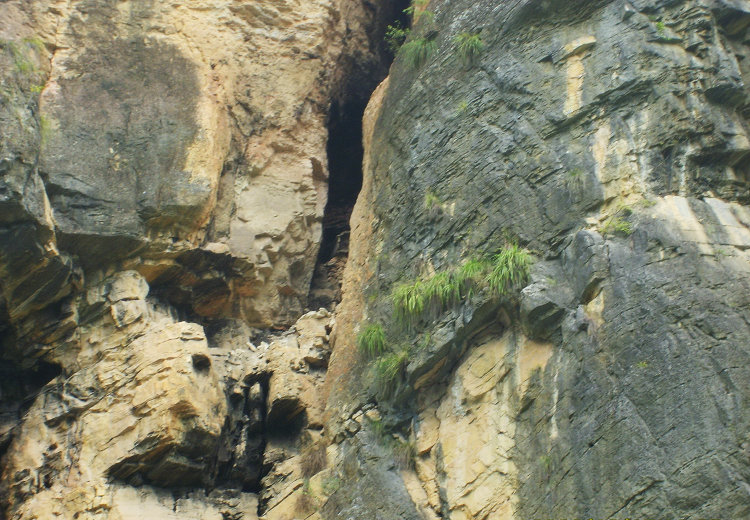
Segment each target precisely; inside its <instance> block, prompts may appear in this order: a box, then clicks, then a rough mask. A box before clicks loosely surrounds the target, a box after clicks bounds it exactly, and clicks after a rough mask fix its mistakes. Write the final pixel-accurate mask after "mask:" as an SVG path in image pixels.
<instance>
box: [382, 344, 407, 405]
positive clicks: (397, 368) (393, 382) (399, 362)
mask: <svg viewBox="0 0 750 520" xmlns="http://www.w3.org/2000/svg"><path fill="white" fill-rule="evenodd" d="M408 362H409V352H408V351H407V350H406V349H402V350H399V351H397V352H392V353H390V354H386V355H383V356H381V357H379V358H378V359H377V361H375V367H374V370H375V384H376V386H377V391H378V393H379V394H380V395H381V396H383V397H386V398H387V397H390V396H392V395H393V394H394V392H395V391H396V389H397V387H398V385H399V383H400V382H401V378H402V375H403V372H404V369H405V368H406V364H407V363H408Z"/></svg>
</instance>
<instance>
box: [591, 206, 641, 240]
mask: <svg viewBox="0 0 750 520" xmlns="http://www.w3.org/2000/svg"><path fill="white" fill-rule="evenodd" d="M631 213H633V210H632V209H630V207H629V206H626V205H624V204H620V205H619V206H618V208H617V211H615V212H614V214H613V215H612V216H611V217H609V219H607V221H606V222H605V223H604V225H603V226H601V228H600V230H599V232H600V233H601V234H602V235H603V236H605V237H606V236H609V235H621V236H625V237H629V236H630V235H632V234H633V231H634V230H633V225H632V224H631V223H630V222H628V221H627V220H625V218H624V216H627V215H630V214H631Z"/></svg>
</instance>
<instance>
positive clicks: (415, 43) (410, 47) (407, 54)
mask: <svg viewBox="0 0 750 520" xmlns="http://www.w3.org/2000/svg"><path fill="white" fill-rule="evenodd" d="M436 49H437V44H436V43H435V41H434V40H433V39H431V38H427V37H424V36H422V37H419V38H415V39H413V40H411V41H408V42H406V43H405V44H404V45H403V46H402V47H401V50H400V51H399V55H401V56H403V59H404V61H405V62H406V63H407V64H408V65H409V66H410V67H411V68H413V69H418V68H420V67H421V66H422V65H424V64H425V63H426V62H427V59H428V58H429V57H430V55H432V53H433V52H435V50H436Z"/></svg>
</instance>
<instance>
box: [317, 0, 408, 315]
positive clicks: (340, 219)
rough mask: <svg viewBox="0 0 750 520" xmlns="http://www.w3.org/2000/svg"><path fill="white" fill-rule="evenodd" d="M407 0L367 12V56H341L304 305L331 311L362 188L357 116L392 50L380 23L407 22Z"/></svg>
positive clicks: (338, 294)
mask: <svg viewBox="0 0 750 520" xmlns="http://www.w3.org/2000/svg"><path fill="white" fill-rule="evenodd" d="M408 6H409V1H408V0H398V1H393V2H384V3H383V4H381V5H378V6H377V7H373V8H372V9H373V12H372V13H370V14H371V16H372V17H373V20H374V23H373V24H372V26H371V30H370V32H369V33H368V35H367V36H368V39H369V40H370V48H371V49H372V53H371V54H370V55H369V58H368V59H365V58H364V56H363V55H360V54H358V53H354V54H352V55H348V56H345V57H344V64H343V69H344V70H345V71H346V73H344V74H343V75H342V78H343V80H342V83H341V85H340V87H339V89H338V90H337V91H336V92H335V93H334V95H333V98H332V101H331V108H330V111H329V115H328V145H327V154H328V173H329V176H328V203H327V205H326V209H325V214H324V217H323V235H322V238H321V244H320V252H319V254H318V261H317V264H316V266H315V272H314V275H313V280H312V284H311V287H310V296H309V300H308V307H309V308H311V309H317V308H320V307H325V308H328V309H332V308H333V307H334V306H335V304H336V303H338V302H339V301H340V299H341V277H342V275H343V271H344V267H345V265H346V260H347V258H348V256H349V219H350V218H351V215H352V210H353V209H354V204H355V202H356V201H357V196H358V195H359V191H360V190H361V188H362V159H363V156H364V150H363V148H362V118H363V116H364V113H365V109H366V108H367V103H368V102H369V100H370V96H371V95H372V93H373V91H374V90H375V88H376V87H377V86H378V85H379V84H380V82H381V81H383V79H385V77H386V75H387V74H388V69H389V67H390V65H391V62H392V61H393V54H392V53H391V52H390V51H389V50H388V48H387V45H386V43H385V40H384V34H385V30H386V26H387V25H388V24H391V23H394V22H396V21H398V22H400V23H401V24H402V25H403V26H407V25H408V17H406V15H405V14H404V12H403V11H404V9H406V7H408Z"/></svg>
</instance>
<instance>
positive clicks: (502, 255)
mask: <svg viewBox="0 0 750 520" xmlns="http://www.w3.org/2000/svg"><path fill="white" fill-rule="evenodd" d="M530 268H531V255H530V254H529V252H528V251H526V250H525V249H522V248H521V247H519V246H518V244H511V245H510V246H508V247H505V248H503V249H501V250H500V251H499V252H497V253H496V254H495V255H494V256H493V257H492V271H491V272H490V274H489V277H488V279H487V281H488V283H489V286H490V288H491V289H492V290H493V291H494V292H495V293H497V294H499V295H506V294H508V293H509V292H510V291H511V290H512V289H515V288H516V287H518V286H520V285H521V284H522V283H524V282H526V280H527V279H528V277H529V270H530Z"/></svg>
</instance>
